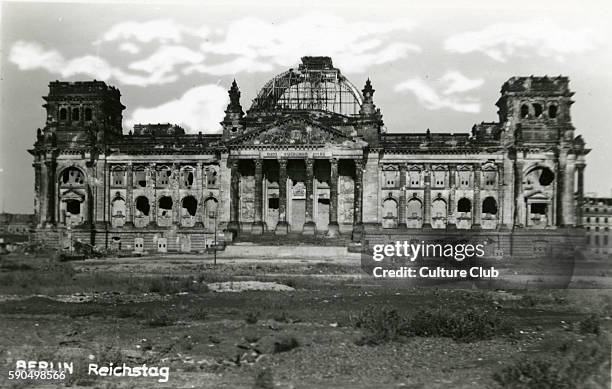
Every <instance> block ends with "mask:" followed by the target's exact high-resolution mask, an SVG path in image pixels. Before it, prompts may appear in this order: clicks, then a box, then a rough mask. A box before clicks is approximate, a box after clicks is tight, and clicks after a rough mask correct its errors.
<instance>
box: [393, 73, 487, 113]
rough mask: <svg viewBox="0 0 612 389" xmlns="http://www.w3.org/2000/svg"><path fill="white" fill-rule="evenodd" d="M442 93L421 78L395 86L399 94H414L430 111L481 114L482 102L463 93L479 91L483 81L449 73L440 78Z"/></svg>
mask: <svg viewBox="0 0 612 389" xmlns="http://www.w3.org/2000/svg"><path fill="white" fill-rule="evenodd" d="M440 83H441V84H442V85H440V87H441V88H439V89H442V87H444V90H443V91H442V92H438V91H437V90H436V88H434V87H432V86H431V85H429V84H428V83H427V82H425V81H424V80H422V79H420V78H418V77H417V78H412V79H409V80H406V81H404V82H402V83H400V84H398V85H396V86H395V90H396V91H398V92H405V91H409V92H412V93H413V94H414V95H415V97H416V98H417V100H418V101H419V103H421V105H423V106H424V107H425V108H426V109H429V110H438V109H442V108H448V109H451V110H453V111H457V112H466V113H479V112H480V101H479V100H478V99H477V98H474V97H469V96H460V94H461V93H463V92H466V91H469V90H473V89H477V88H479V87H480V86H481V85H482V84H483V83H484V80H482V79H475V80H472V79H469V78H467V77H465V76H464V75H462V74H461V73H459V72H457V71H449V72H447V73H445V74H444V75H443V76H442V77H441V78H440Z"/></svg>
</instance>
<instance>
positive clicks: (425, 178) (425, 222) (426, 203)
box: [423, 165, 431, 228]
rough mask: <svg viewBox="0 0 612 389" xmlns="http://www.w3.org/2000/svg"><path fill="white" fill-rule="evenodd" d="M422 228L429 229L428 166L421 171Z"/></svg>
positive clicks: (429, 175) (429, 190)
mask: <svg viewBox="0 0 612 389" xmlns="http://www.w3.org/2000/svg"><path fill="white" fill-rule="evenodd" d="M423 181H424V183H425V187H424V190H423V228H431V172H430V170H429V165H425V170H424V171H423Z"/></svg>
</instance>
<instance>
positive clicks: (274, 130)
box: [231, 119, 351, 146]
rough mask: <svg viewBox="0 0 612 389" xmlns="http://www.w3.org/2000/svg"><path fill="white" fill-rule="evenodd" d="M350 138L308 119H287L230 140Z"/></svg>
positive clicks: (239, 142) (283, 141)
mask: <svg viewBox="0 0 612 389" xmlns="http://www.w3.org/2000/svg"><path fill="white" fill-rule="evenodd" d="M347 140H348V141H350V140H351V138H350V137H349V136H346V135H345V134H343V133H342V132H341V131H339V130H336V129H335V128H332V127H328V126H325V125H322V124H320V123H316V122H314V121H312V120H308V119H287V120H284V121H281V122H277V123H273V124H271V125H267V126H265V127H263V128H260V129H255V130H253V131H249V132H247V133H245V134H244V135H242V136H240V137H237V138H235V139H233V140H232V141H231V143H232V144H234V145H255V146H256V145H321V144H328V143H332V144H339V143H344V142H346V141H347Z"/></svg>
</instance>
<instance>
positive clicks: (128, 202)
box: [124, 162, 134, 227]
mask: <svg viewBox="0 0 612 389" xmlns="http://www.w3.org/2000/svg"><path fill="white" fill-rule="evenodd" d="M133 170H134V169H133V167H132V163H131V162H130V163H128V165H127V168H126V169H125V174H126V176H127V177H126V181H127V186H126V190H125V224H124V225H125V226H128V227H129V226H133V225H134V212H133V208H134V201H133V199H132V197H133V195H132V193H133V191H134V172H133Z"/></svg>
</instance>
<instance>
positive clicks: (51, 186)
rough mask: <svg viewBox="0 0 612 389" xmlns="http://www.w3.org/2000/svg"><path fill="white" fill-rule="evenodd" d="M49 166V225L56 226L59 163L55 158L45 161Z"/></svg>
mask: <svg viewBox="0 0 612 389" xmlns="http://www.w3.org/2000/svg"><path fill="white" fill-rule="evenodd" d="M45 166H46V167H47V227H51V226H54V225H55V223H56V220H55V208H56V207H55V203H56V201H57V196H56V193H55V169H56V167H57V164H56V162H55V161H53V160H47V161H45Z"/></svg>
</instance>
